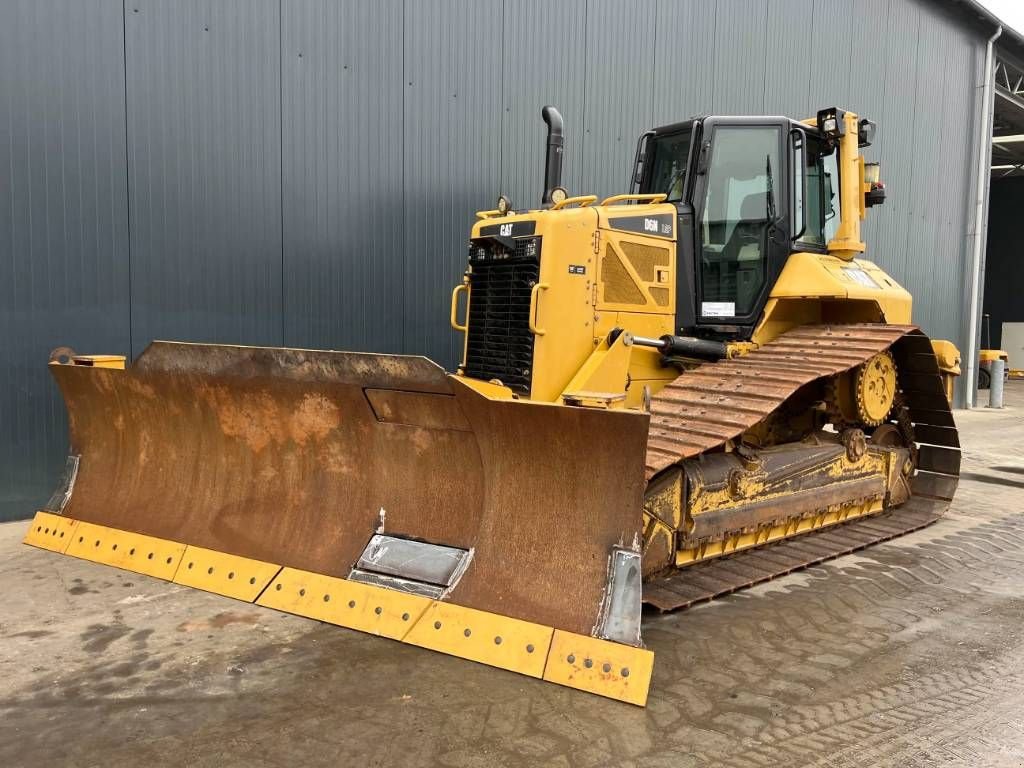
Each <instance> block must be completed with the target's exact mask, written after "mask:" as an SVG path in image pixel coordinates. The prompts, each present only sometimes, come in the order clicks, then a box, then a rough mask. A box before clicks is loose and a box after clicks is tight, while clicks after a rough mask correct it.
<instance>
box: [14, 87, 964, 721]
mask: <svg viewBox="0 0 1024 768" xmlns="http://www.w3.org/2000/svg"><path fill="white" fill-rule="evenodd" d="M542 116H543V118H544V120H545V122H546V124H547V137H546V152H545V171H544V190H543V195H542V201H541V204H540V206H539V207H537V208H535V209H531V210H516V208H515V206H514V205H513V203H512V201H511V200H509V199H508V198H506V197H504V196H501V197H499V198H498V203H497V205H496V207H495V208H493V209H490V210H484V211H480V212H479V213H478V214H477V216H476V221H475V223H474V224H473V226H472V231H471V234H470V237H469V242H468V257H467V267H466V270H465V274H464V276H463V278H462V280H461V282H460V283H459V284H458V285H456V286H455V289H454V291H453V293H452V296H451V304H450V317H449V319H450V322H451V326H452V328H453V329H454V330H455V332H456V333H458V334H460V335H461V340H462V342H463V354H462V358H461V362H460V364H459V365H458V369H457V370H456V371H455V372H451V373H449V372H446V371H445V370H444V369H443V368H442V367H441V366H439V365H437V364H435V363H434V362H431V361H430V360H428V359H426V358H423V357H417V356H405V355H383V354H368V353H361V352H336V351H317V350H305V349H291V348H265V347H247V346H230V345H222V344H196V343H176V342H166V341H155V342H153V343H152V344H151V345H150V346H149V347H148V348H147V349H146V350H145V351H143V352H142V354H141V355H140V356H139V357H138V358H137V359H136V360H135V361H134V362H133V363H132V364H131V365H130V366H127V367H126V366H125V360H124V358H123V357H118V356H109V355H108V356H103V355H79V354H77V353H75V352H74V351H73V350H70V349H61V350H57V351H56V352H55V354H54V355H53V356H52V358H51V362H50V370H51V371H52V373H53V376H54V377H55V379H56V382H57V384H58V386H59V388H60V390H61V393H62V395H63V397H64V401H65V404H66V406H67V413H68V424H69V433H70V452H69V456H68V459H67V463H66V469H65V473H64V477H63V479H62V480H61V481H60V483H59V485H58V487H57V489H56V491H55V492H54V494H53V496H52V498H51V499H50V500H49V502H48V503H47V504H46V506H45V508H44V509H41V510H39V511H38V512H37V514H36V516H35V519H34V520H33V522H32V524H31V528H30V530H29V532H28V534H27V537H26V539H25V541H26V543H28V544H30V545H34V546H37V547H43V548H45V549H49V550H52V551H56V552H60V553H64V554H67V555H71V556H74V557H78V558H84V559H86V560H91V561H94V562H98V563H104V564H108V565H112V566H116V567H118V568H122V569H127V570H130V571H135V572H138V573H143V574H147V575H149V576H152V577H155V578H158V579H165V580H167V581H171V582H174V583H177V584H182V585H188V586H192V587H195V588H198V589H202V590H207V591H210V592H215V593H218V594H221V595H225V596H229V597H232V598H235V599H238V600H244V601H248V602H251V603H256V604H258V605H261V606H265V607H267V608H271V609H276V610H280V611H285V612H290V613H294V614H299V615H303V616H308V617H312V618H315V619H318V620H321V621H324V622H329V623H332V624H336V625H339V626H343V627H348V628H352V629H356V630H360V631H363V632H369V633H373V634H376V635H380V636H383V637H386V638H389V639H391V640H396V641H399V642H403V643H407V644H412V645H415V646H419V647H422V648H426V649H430V650H433V651H439V652H443V653H448V654H453V655H455V656H459V657H462V658H466V659H470V660H473V661H477V662H480V663H483V664H488V665H491V666H494V667H499V668H502V669H505V670H511V671H513V672H518V673H521V674H524V675H529V676H532V677H535V678H539V679H543V680H545V681H549V682H554V683H558V684H561V685H565V686H570V687H573V688H576V689H579V690H583V691H589V692H591V693H596V694H599V695H602V696H607V697H610V698H613V699H618V700H621V701H625V702H630V703H632V704H636V705H641V706H642V705H644V704H645V703H646V701H647V697H648V694H649V688H650V683H651V677H652V670H653V666H654V657H653V653H652V652H651V651H650V650H649V649H647V648H645V647H644V645H643V642H642V639H641V623H642V617H643V615H644V606H645V605H646V606H648V607H647V610H648V611H652V610H653V611H659V610H660V611H670V610H676V609H680V608H684V607H686V606H689V605H692V604H694V603H696V602H700V601H702V600H710V599H712V598H715V597H717V596H719V595H724V594H728V593H730V592H733V591H735V590H737V589H741V588H743V587H746V586H749V585H751V584H754V583H757V582H760V581H764V580H767V579H771V578H774V577H776V576H779V575H781V574H785V573H788V572H789V571H792V570H794V569H798V568H802V567H806V566H808V565H810V564H814V563H818V562H821V561H823V560H826V559H828V558H832V557H836V556H838V555H841V554H843V553H846V552H850V551H853V550H856V549H858V548H861V547H865V546H868V545H870V544H873V543H875V542H878V541H882V540H885V539H888V538H891V537H893V536H897V535H900V534H902V533H905V532H907V531H911V530H914V529H917V528H920V527H922V526H925V525H927V524H929V523H931V522H933V521H934V520H935V519H937V518H938V517H939V516H940V515H941V514H942V513H943V511H944V510H945V509H946V507H947V506H948V504H949V502H950V501H951V499H952V498H953V494H954V491H955V489H956V485H957V478H958V474H959V467H960V449H959V442H958V437H957V430H956V426H955V423H954V420H953V417H952V414H951V409H950V401H949V397H948V392H950V391H951V388H950V385H949V382H950V381H951V377H952V376H953V375H955V374H956V373H957V372H958V368H957V367H956V365H955V364H956V363H958V354H956V352H955V348H953V347H952V345H951V344H950V343H949V342H941V343H940V342H935V343H933V342H931V341H930V340H929V339H928V338H927V337H926V336H925V335H924V334H923V333H922V332H921V330H919V329H918V328H917V327H915V326H914V325H913V324H912V323H911V303H912V302H911V296H910V294H909V293H908V292H907V291H906V290H904V289H903V288H902V287H901V286H900V285H898V284H897V282H896V281H895V280H894V279H893V278H892V277H890V276H889V275H888V274H886V273H885V272H884V271H883V270H882V269H881V268H880V267H879V266H878V265H877V264H875V263H874V262H872V261H870V260H867V259H865V258H864V253H865V244H864V242H863V241H862V239H861V221H862V220H863V219H864V217H865V216H866V214H867V211H868V209H870V208H873V207H876V206H878V205H880V204H882V203H883V202H884V200H885V185H884V184H883V183H882V182H881V180H880V173H879V166H878V165H877V164H874V163H870V162H866V161H865V159H864V156H863V154H862V152H861V150H862V149H864V148H866V147H869V146H871V144H872V141H873V140H874V136H875V124H874V123H873V122H872V121H870V120H868V119H863V118H860V117H858V116H857V115H856V114H854V113H853V112H851V111H848V110H842V109H839V108H828V109H824V110H821V111H820V112H818V114H817V115H816V116H815V117H813V118H810V119H807V120H794V119H790V118H786V117H773V116H760V117H753V116H740V117H736V116H706V117H699V118H695V119H692V120H687V121H685V122H681V123H676V124H673V125H668V126H664V127H660V128H657V129H654V130H651V131H647V132H645V133H644V134H643V135H642V136H641V137H640V139H639V141H638V144H637V150H636V154H635V156H634V158H633V171H632V177H631V180H630V185H629V192H628V193H624V194H618V195H615V196H612V197H608V198H605V199H603V200H598V198H597V197H596V196H594V195H577V196H571V195H570V194H569V192H568V191H567V190H566V189H565V188H564V187H563V186H562V184H561V167H562V157H563V153H564V149H565V137H564V125H563V120H562V117H561V115H560V114H559V113H558V111H557V110H556V109H555V108H553V107H545V108H544V110H543V112H542ZM936 344H937V345H938V346H936ZM937 350H938V353H937ZM951 350H952V351H951Z"/></svg>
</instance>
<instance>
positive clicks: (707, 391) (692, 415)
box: [646, 323, 934, 479]
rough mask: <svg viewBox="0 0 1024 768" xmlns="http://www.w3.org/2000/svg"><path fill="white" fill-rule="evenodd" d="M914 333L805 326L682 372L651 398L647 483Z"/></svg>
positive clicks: (872, 327)
mask: <svg viewBox="0 0 1024 768" xmlns="http://www.w3.org/2000/svg"><path fill="white" fill-rule="evenodd" d="M915 330H916V329H915V327H914V326H904V325H880V324H870V323H863V324H853V325H808V326H803V327H801V328H797V329H795V330H792V331H789V332H788V333H784V334H782V335H781V336H779V338H778V339H776V340H775V341H772V342H771V343H770V344H765V345H764V346H763V347H761V348H759V349H757V350H755V351H753V352H751V353H749V354H747V355H744V356H742V357H738V358H735V359H733V360H723V361H721V362H717V363H705V364H703V365H701V366H700V367H699V368H697V369H696V370H693V371H686V372H685V373H683V374H682V375H680V376H679V377H678V378H677V379H676V380H675V381H673V382H672V383H671V384H669V385H668V386H667V387H665V388H664V389H662V390H661V391H660V392H659V393H658V394H657V395H655V396H654V397H652V398H651V427H650V435H649V438H648V442H647V467H646V471H647V478H648V479H650V478H652V477H654V475H656V474H658V473H659V472H661V471H662V470H664V469H666V468H668V467H670V466H672V465H673V464H676V463H678V462H679V461H681V460H683V459H687V458H690V457H692V456H696V455H697V454H699V453H701V452H703V451H706V450H708V449H710V448H714V447H717V446H719V445H721V444H722V443H724V442H725V441H726V440H731V439H734V438H736V437H738V436H739V435H741V434H743V433H744V432H745V431H747V430H748V429H749V428H751V427H752V426H754V425H755V424H757V422H759V421H760V420H761V419H762V418H764V417H765V416H767V415H768V414H769V413H771V412H772V411H774V410H775V409H776V408H778V407H779V406H780V405H781V404H782V403H783V402H784V401H785V400H786V399H787V398H788V397H790V396H791V395H793V394H794V393H796V391H797V390H798V389H799V388H800V387H802V386H803V385H805V384H809V383H810V382H812V381H814V380H816V379H820V378H822V377H825V376H832V375H835V374H837V373H842V372H843V371H847V370H849V369H851V368H853V367H854V366H856V365H859V364H860V363H862V362H864V361H865V360H867V359H868V358H869V357H871V356H872V355H875V354H877V353H879V352H881V351H882V350H884V349H887V348H888V347H890V346H891V345H892V344H893V343H894V342H895V341H896V340H897V339H899V338H901V337H903V336H904V335H905V334H908V333H910V332H912V331H915ZM926 341H927V340H926ZM928 350H929V352H930V350H931V346H930V345H929V347H928ZM933 363H934V360H933Z"/></svg>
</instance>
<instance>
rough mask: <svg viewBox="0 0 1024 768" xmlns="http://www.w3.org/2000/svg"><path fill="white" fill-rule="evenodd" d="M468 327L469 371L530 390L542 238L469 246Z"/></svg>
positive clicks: (524, 390)
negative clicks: (509, 246)
mask: <svg viewBox="0 0 1024 768" xmlns="http://www.w3.org/2000/svg"><path fill="white" fill-rule="evenodd" d="M469 263H470V266H471V267H472V272H471V274H470V276H469V284H470V298H469V322H468V326H469V332H468V338H467V340H466V364H465V366H464V371H465V373H466V375H467V376H470V377H472V378H474V379H483V380H484V381H490V380H491V379H498V380H500V381H501V383H502V384H504V385H505V386H507V387H510V388H512V389H514V390H517V391H520V392H523V393H527V394H528V393H529V391H530V384H531V381H532V374H533V339H534V337H533V334H532V333H531V332H530V292H531V291H532V289H533V286H534V285H535V284H536V283H537V282H538V280H539V279H540V238H520V239H517V240H516V241H515V249H514V251H512V252H509V251H506V250H505V249H504V248H503V247H502V246H501V245H500V244H498V243H496V242H491V243H488V242H486V241H484V242H481V241H475V242H474V243H473V244H472V245H471V246H470V255H469Z"/></svg>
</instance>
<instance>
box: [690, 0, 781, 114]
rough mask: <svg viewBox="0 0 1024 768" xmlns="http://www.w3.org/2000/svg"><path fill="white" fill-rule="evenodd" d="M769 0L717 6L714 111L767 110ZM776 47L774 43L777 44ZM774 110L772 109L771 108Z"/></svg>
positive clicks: (725, 2)
mask: <svg viewBox="0 0 1024 768" xmlns="http://www.w3.org/2000/svg"><path fill="white" fill-rule="evenodd" d="M767 17H768V0H745V2H742V3H737V2H729V1H728V0H719V2H718V4H717V6H716V9H715V50H714V59H713V61H714V71H713V73H702V72H701V69H699V68H698V67H696V66H695V67H694V68H693V69H694V74H695V75H696V76H698V77H713V78H714V82H715V90H714V93H713V94H712V104H713V111H714V112H715V113H716V114H720V115H736V114H739V115H742V114H751V115H759V114H763V113H764V112H765V104H764V72H765V68H764V61H765V51H766V49H767V48H766V41H765V33H766V31H767ZM773 50H775V49H774V46H773ZM768 111H772V110H768Z"/></svg>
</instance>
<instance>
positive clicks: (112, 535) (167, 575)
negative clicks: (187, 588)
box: [64, 521, 185, 581]
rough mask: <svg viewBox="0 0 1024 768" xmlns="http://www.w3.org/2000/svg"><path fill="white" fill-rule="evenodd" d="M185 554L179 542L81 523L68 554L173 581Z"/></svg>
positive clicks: (77, 527) (183, 546)
mask: <svg viewBox="0 0 1024 768" xmlns="http://www.w3.org/2000/svg"><path fill="white" fill-rule="evenodd" d="M184 552H185V545H184V544H178V543H177V542H175V541H168V540H167V539H158V538H156V537H155V536H145V535H143V534H141V533H131V532H129V531H119V530H117V529H116V528H107V527H106V526H104V525H96V524H95V523H85V522H81V521H80V522H79V523H78V525H77V526H76V528H75V532H74V535H73V536H72V537H71V543H70V544H69V545H68V548H67V549H66V550H65V552H64V554H66V555H71V556H72V557H78V558H81V559H82V560H91V561H92V562H94V563H103V564H104V565H112V566H114V567H115V568H122V569H124V570H126V571H133V572H134V573H142V574H145V575H146V576H153V577H155V578H157V579H163V580H164V581H172V580H173V579H174V574H175V572H176V571H177V570H178V564H179V563H181V556H182V554H184Z"/></svg>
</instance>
